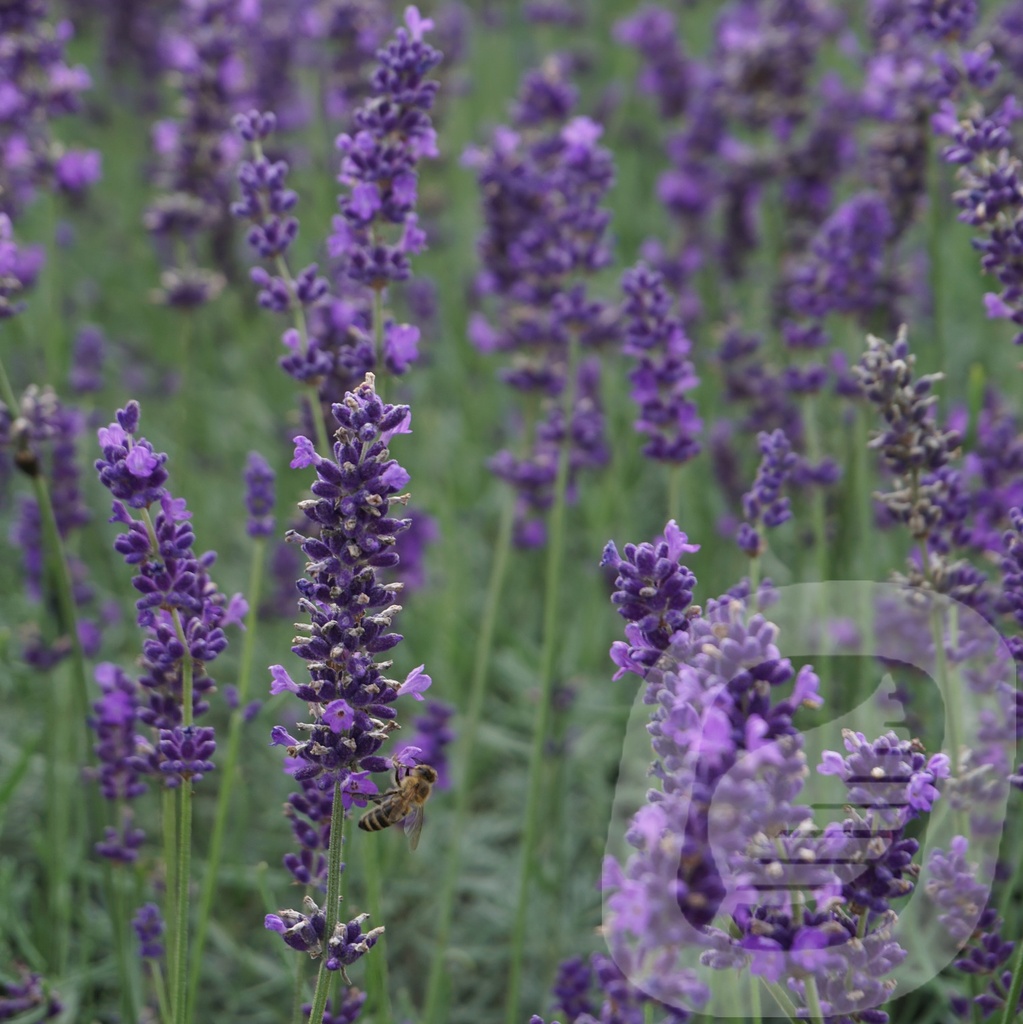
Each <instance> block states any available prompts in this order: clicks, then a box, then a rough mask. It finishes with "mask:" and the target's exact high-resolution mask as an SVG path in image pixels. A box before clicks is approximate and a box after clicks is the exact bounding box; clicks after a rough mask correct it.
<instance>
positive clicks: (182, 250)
mask: <svg viewBox="0 0 1023 1024" xmlns="http://www.w3.org/2000/svg"><path fill="white" fill-rule="evenodd" d="M244 17H245V12H244V9H243V5H242V4H240V3H239V2H238V0H189V2H188V3H186V4H183V5H182V7H181V22H180V24H179V25H178V26H177V29H176V31H173V32H169V33H167V35H166V36H165V38H164V39H163V40H162V51H163V53H162V56H163V60H164V65H165V67H166V69H167V72H168V78H169V82H170V85H171V87H172V88H173V89H174V90H175V92H176V93H177V94H178V96H179V97H180V100H179V103H180V111H181V113H180V117H179V118H178V119H176V120H165V121H158V122H157V123H156V124H155V125H154V126H153V139H152V141H153V150H154V152H155V154H156V159H157V168H156V174H155V185H156V187H157V189H158V190H159V192H160V195H159V196H158V197H157V198H156V199H155V200H154V201H153V203H152V204H150V206H149V208H148V210H147V211H146V214H145V226H146V229H147V230H148V231H149V233H150V234H151V235H152V237H153V239H154V241H155V243H156V246H157V251H158V252H159V254H160V257H161V260H162V262H163V264H164V267H165V269H164V272H163V274H162V276H161V280H160V290H159V292H158V298H159V300H160V301H161V302H164V303H167V304H168V305H171V306H176V307H179V308H181V309H192V308H194V307H197V306H202V305H204V304H205V303H207V302H210V301H212V300H213V299H215V298H216V297H217V295H218V294H219V293H220V291H221V289H222V288H223V286H224V277H223V275H222V274H220V273H219V272H216V271H213V270H210V269H208V268H207V267H206V266H204V265H203V264H204V262H206V261H208V260H210V259H212V260H213V261H214V263H215V264H216V265H219V266H229V265H230V262H231V251H230V240H231V233H230V226H231V225H230V220H229V219H228V218H227V210H228V203H229V199H230V188H231V171H232V168H233V166H234V164H235V161H236V160H237V159H238V155H239V153H238V149H239V147H238V144H237V142H236V141H235V138H234V136H233V134H232V133H231V116H232V114H234V113H235V112H236V111H237V109H238V108H239V106H241V104H242V102H244V97H245V95H246V90H247V83H246V78H247V72H246V68H245V64H244V61H243V59H242V55H241V41H242V34H243V20H244ZM207 239H209V240H210V241H209V242H207ZM207 245H208V246H209V250H208V251H204V249H205V247H206V246H207Z"/></svg>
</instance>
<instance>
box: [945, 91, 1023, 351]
mask: <svg viewBox="0 0 1023 1024" xmlns="http://www.w3.org/2000/svg"><path fill="white" fill-rule="evenodd" d="M1020 117H1023V109H1021V108H1020V105H1019V103H1018V102H1017V100H1016V98H1015V96H1013V95H1011V94H1010V95H1009V96H1008V97H1006V98H1005V99H1004V100H1003V101H1002V103H1001V104H1000V106H998V107H997V108H995V109H994V110H992V111H991V112H990V113H987V114H985V113H984V112H983V110H982V109H980V108H977V107H975V108H971V109H970V110H969V111H967V112H966V116H965V117H962V118H960V117H959V116H958V115H957V112H956V109H955V107H954V106H953V104H952V103H951V102H950V101H949V102H946V103H945V104H944V105H943V107H942V109H941V112H940V113H939V114H938V115H936V116H935V118H934V119H933V123H934V127H935V129H936V130H937V131H938V132H939V133H940V134H942V135H947V136H949V137H951V139H952V144H951V145H950V146H948V147H946V149H945V150H944V152H943V154H942V155H943V156H944V158H945V160H946V161H947V162H948V163H951V164H953V165H958V167H959V171H958V173H957V178H958V180H959V183H960V185H961V186H962V187H961V188H960V189H958V190H957V191H956V192H955V193H954V194H953V197H952V198H953V200H954V202H955V204H956V206H957V207H958V208H959V210H960V214H959V219H960V220H961V221H964V222H965V223H967V224H970V225H971V226H973V227H975V228H977V229H979V231H980V235H981V237H979V238H977V239H975V240H974V243H973V244H974V246H975V248H976V249H977V250H978V251H979V252H980V253H981V260H980V265H981V269H982V270H983V271H984V272H985V273H988V274H991V275H993V276H994V278H995V279H996V280H997V281H998V284H999V285H1000V286H1001V291H1000V292H999V293H998V294H989V295H987V296H985V304H986V307H987V314H988V316H989V317H991V318H996V319H1005V320H1008V321H1010V323H1013V324H1015V325H1016V327H1017V328H1019V330H1018V331H1017V333H1016V335H1015V336H1014V337H1013V339H1012V340H1013V342H1014V343H1015V344H1017V345H1019V344H1023V260H1021V259H1020V254H1019V251H1018V245H1017V243H1016V242H1015V239H1016V238H1017V237H1018V235H1019V231H1020V225H1021V223H1023V192H1021V190H1020V186H1019V179H1020V174H1021V170H1023V163H1021V160H1020V157H1019V156H1018V155H1017V152H1016V147H1015V144H1014V142H1013V137H1012V124H1013V122H1015V121H1017V120H1019V118H1020Z"/></svg>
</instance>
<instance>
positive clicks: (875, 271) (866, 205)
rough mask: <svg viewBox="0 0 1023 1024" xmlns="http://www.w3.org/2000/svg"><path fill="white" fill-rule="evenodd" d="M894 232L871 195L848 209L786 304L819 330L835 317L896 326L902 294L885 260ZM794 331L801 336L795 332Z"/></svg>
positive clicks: (791, 283) (790, 283)
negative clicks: (880, 319) (895, 313)
mask: <svg viewBox="0 0 1023 1024" xmlns="http://www.w3.org/2000/svg"><path fill="white" fill-rule="evenodd" d="M892 232H893V228H892V221H891V215H890V214H889V212H888V207H887V205H886V203H885V202H884V200H883V199H882V198H881V196H879V195H877V194H874V193H870V192H867V193H863V194H861V195H858V196H854V197H853V198H852V199H850V200H848V201H847V202H845V203H843V204H842V205H841V206H840V207H839V208H838V209H837V210H836V211H835V212H834V213H833V214H832V215H831V216H830V217H829V218H828V219H827V220H826V221H825V222H824V224H822V225H821V228H820V230H819V231H818V232H817V234H816V236H815V237H814V239H813V240H812V241H811V243H810V249H809V253H808V254H807V257H806V258H805V260H803V261H802V262H801V263H800V264H799V265H798V266H797V267H795V268H794V269H793V270H792V271H791V272H790V274H789V276H788V280H787V281H786V284H785V289H786V293H785V304H786V306H787V308H788V309H789V310H790V311H791V314H792V315H793V316H795V317H800V318H805V319H808V320H811V321H813V322H816V323H818V324H819V323H821V322H822V321H823V320H824V319H825V318H826V317H827V316H828V315H829V314H832V313H839V314H845V315H847V316H855V317H857V318H858V319H859V320H860V321H861V322H872V320H873V318H876V317H877V316H878V315H881V316H883V317H884V318H885V319H886V320H891V319H892V317H893V307H894V302H895V296H896V294H897V290H898V289H897V285H896V283H895V282H894V281H893V280H892V279H891V276H890V271H889V269H888V266H887V261H886V258H885V257H886V253H887V246H888V242H889V241H890V239H891V237H892ZM789 330H790V331H791V330H795V331H796V332H797V333H799V331H798V329H797V328H795V327H794V326H791V327H790V328H789ZM805 330H806V328H805V327H804V328H803V331H805Z"/></svg>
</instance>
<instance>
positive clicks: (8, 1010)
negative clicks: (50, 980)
mask: <svg viewBox="0 0 1023 1024" xmlns="http://www.w3.org/2000/svg"><path fill="white" fill-rule="evenodd" d="M18 974H19V977H20V980H18V981H0V1020H14V1018H16V1017H22V1016H23V1015H24V1014H26V1013H28V1012H29V1011H33V1010H34V1011H35V1014H34V1015H33V1017H32V1019H33V1020H49V1019H50V1018H51V1017H58V1016H60V1014H61V1013H63V1011H64V1006H63V1004H62V1003H61V1001H60V1000H59V999H58V998H57V996H56V994H54V993H53V992H52V991H51V990H50V987H49V985H48V984H47V983H46V982H45V981H44V980H43V976H42V975H41V974H36V973H35V972H31V973H30V972H29V971H28V970H25V969H24V968H21V969H19V971H18ZM40 1010H42V1011H43V1015H42V1016H41V1017H40V1016H38V1013H39V1011H40Z"/></svg>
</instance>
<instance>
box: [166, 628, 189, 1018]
mask: <svg viewBox="0 0 1023 1024" xmlns="http://www.w3.org/2000/svg"><path fill="white" fill-rule="evenodd" d="M171 617H172V619H173V620H174V631H175V632H176V633H177V636H178V640H179V641H180V642H181V644H182V646H183V647H184V649H185V653H184V656H183V657H182V659H181V715H182V719H183V721H184V724H185V727H186V728H187V727H188V726H190V725H191V724H192V676H193V664H192V654H191V651H190V650H189V647H188V642H187V639H186V637H185V631H184V628H183V627H182V625H181V616H180V614H179V613H178V611H177V609H174V610H173V611H172V612H171ZM177 824H178V843H177V851H176V856H177V860H176V863H175V868H174V877H175V881H176V886H175V889H174V897H175V907H174V922H175V926H174V944H175V952H174V963H173V971H172V974H171V1005H172V1006H173V1010H174V1020H175V1022H176V1024H186V1021H187V1020H188V888H189V886H188V883H189V880H190V875H191V862H192V783H191V780H190V779H182V781H181V785H180V787H179V797H178V823H177Z"/></svg>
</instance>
